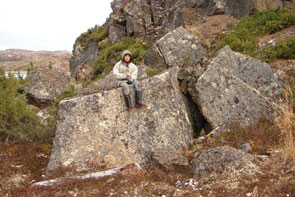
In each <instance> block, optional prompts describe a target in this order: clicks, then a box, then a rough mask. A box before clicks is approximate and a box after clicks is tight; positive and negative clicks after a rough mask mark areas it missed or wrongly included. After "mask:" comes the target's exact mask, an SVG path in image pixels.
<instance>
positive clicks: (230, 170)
mask: <svg viewBox="0 0 295 197" xmlns="http://www.w3.org/2000/svg"><path fill="white" fill-rule="evenodd" d="M191 164H192V169H193V172H194V173H195V174H196V175H198V176H209V175H212V174H219V175H220V174H223V175H226V176H228V177H227V178H228V179H231V178H238V177H237V176H250V177H251V176H253V175H255V174H257V173H259V172H260V167H259V161H258V159H257V158H255V156H252V155H251V154H249V153H245V152H244V151H241V150H238V149H235V148H232V147H230V146H220V147H216V148H211V149H208V150H203V151H201V152H197V153H195V155H194V156H193V159H192V161H191Z"/></svg>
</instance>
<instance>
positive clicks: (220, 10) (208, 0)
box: [196, 0, 253, 18]
mask: <svg viewBox="0 0 295 197" xmlns="http://www.w3.org/2000/svg"><path fill="white" fill-rule="evenodd" d="M196 9H197V11H198V12H201V13H204V14H207V15H217V14H225V15H230V16H234V17H235V18H242V17H244V16H249V15H250V14H251V13H252V11H253V0H200V1H198V2H197V4H196Z"/></svg>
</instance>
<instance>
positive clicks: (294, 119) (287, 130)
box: [278, 87, 295, 161]
mask: <svg viewBox="0 0 295 197" xmlns="http://www.w3.org/2000/svg"><path fill="white" fill-rule="evenodd" d="M284 98H285V103H286V110H285V111H284V112H283V114H282V119H281V120H280V121H279V122H278V126H279V128H280V130H281V137H282V146H283V150H284V153H285V157H286V158H285V159H286V160H288V159H291V160H294V161H295V114H294V101H295V98H294V91H293V90H292V88H290V87H288V88H287V89H286V90H285V91H284Z"/></svg>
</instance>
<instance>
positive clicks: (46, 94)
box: [25, 70, 70, 107]
mask: <svg viewBox="0 0 295 197" xmlns="http://www.w3.org/2000/svg"><path fill="white" fill-rule="evenodd" d="M29 79H30V83H29V85H28V87H27V88H25V93H26V94H27V95H28V98H29V102H30V103H32V104H35V105H37V106H39V107H43V106H47V105H49V104H52V102H53V101H54V100H55V99H56V98H57V97H58V96H59V95H61V94H62V93H63V92H64V90H65V89H66V88H68V87H69V86H70V83H69V75H68V74H67V73H65V72H59V71H56V70H37V71H33V72H31V73H30V75H29Z"/></svg>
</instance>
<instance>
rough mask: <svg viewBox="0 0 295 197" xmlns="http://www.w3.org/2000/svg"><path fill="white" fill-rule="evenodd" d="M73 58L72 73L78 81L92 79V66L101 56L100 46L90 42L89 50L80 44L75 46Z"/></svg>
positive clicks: (71, 62)
mask: <svg viewBox="0 0 295 197" xmlns="http://www.w3.org/2000/svg"><path fill="white" fill-rule="evenodd" d="M74 49H75V50H74V52H73V56H72V58H71V60H70V73H71V76H72V77H75V78H76V80H80V79H86V80H89V77H91V72H92V67H91V64H92V63H93V62H94V61H95V60H96V58H97V57H98V55H99V51H98V45H97V43H96V42H89V43H88V46H87V50H85V49H83V48H82V47H81V45H80V44H77V45H75V46H74Z"/></svg>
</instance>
